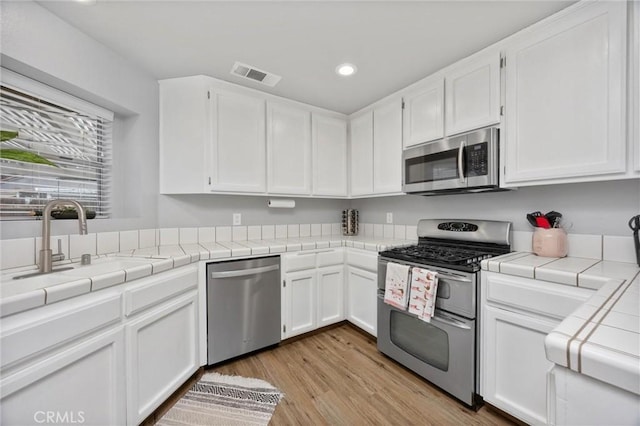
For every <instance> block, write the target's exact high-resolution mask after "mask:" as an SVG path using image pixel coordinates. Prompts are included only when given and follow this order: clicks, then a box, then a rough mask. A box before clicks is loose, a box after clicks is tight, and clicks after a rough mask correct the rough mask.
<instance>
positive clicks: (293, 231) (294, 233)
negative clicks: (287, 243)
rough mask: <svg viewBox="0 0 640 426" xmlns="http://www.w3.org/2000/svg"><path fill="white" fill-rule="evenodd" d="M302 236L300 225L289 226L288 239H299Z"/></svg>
mask: <svg viewBox="0 0 640 426" xmlns="http://www.w3.org/2000/svg"><path fill="white" fill-rule="evenodd" d="M299 236H300V225H287V238H298V237H299Z"/></svg>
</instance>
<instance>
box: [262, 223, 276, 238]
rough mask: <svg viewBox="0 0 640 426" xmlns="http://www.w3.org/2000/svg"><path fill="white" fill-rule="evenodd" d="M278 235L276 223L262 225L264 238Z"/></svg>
mask: <svg viewBox="0 0 640 426" xmlns="http://www.w3.org/2000/svg"><path fill="white" fill-rule="evenodd" d="M275 237H276V227H275V225H262V239H263V240H273V239H274V238H275Z"/></svg>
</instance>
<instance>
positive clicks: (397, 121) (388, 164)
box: [373, 98, 402, 194]
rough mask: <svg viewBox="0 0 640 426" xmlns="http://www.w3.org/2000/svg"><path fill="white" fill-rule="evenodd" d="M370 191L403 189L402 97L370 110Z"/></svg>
mask: <svg viewBox="0 0 640 426" xmlns="http://www.w3.org/2000/svg"><path fill="white" fill-rule="evenodd" d="M373 191H374V192H375V193H376V194H387V193H399V192H401V191H402V100H401V99H400V98H397V99H393V100H391V101H390V102H387V103H385V104H383V105H380V106H378V107H376V108H375V109H374V110H373Z"/></svg>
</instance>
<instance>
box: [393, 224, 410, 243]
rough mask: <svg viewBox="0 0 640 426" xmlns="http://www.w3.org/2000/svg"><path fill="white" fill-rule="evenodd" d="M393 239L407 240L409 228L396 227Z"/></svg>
mask: <svg viewBox="0 0 640 426" xmlns="http://www.w3.org/2000/svg"><path fill="white" fill-rule="evenodd" d="M393 238H395V239H396V240H405V239H406V238H407V227H406V226H404V225H396V226H394V227H393Z"/></svg>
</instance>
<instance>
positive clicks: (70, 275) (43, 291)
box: [0, 235, 416, 317]
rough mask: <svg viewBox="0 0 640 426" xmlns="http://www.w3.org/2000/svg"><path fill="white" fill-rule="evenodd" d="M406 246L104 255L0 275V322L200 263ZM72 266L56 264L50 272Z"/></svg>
mask: <svg viewBox="0 0 640 426" xmlns="http://www.w3.org/2000/svg"><path fill="white" fill-rule="evenodd" d="M415 243H416V242H415V241H410V240H391V239H382V238H363V237H343V236H341V235H332V236H323V237H303V238H288V239H274V240H248V241H219V242H215V243H214V242H211V243H197V244H195V243H194V244H182V245H166V246H154V247H147V248H142V249H135V250H128V251H123V252H119V253H112V254H108V255H101V256H94V257H93V261H92V264H91V265H87V266H78V265H77V264H75V265H76V266H78V267H77V268H74V269H69V270H66V271H60V272H55V273H52V274H46V275H39V276H35V277H30V278H24V279H19V280H14V279H13V277H15V276H19V275H24V274H29V273H32V272H36V270H37V269H36V267H35V266H30V267H25V268H14V269H10V270H4V271H2V275H0V317H4V316H8V315H12V314H15V313H18V312H22V311H26V310H28V309H33V308H36V307H39V306H43V305H46V304H50V303H55V302H58V301H61V300H65V299H69V298H71V297H76V296H80V295H82V294H85V293H89V292H91V291H97V290H101V289H104V288H107V287H111V286H114V285H118V284H122V283H125V282H130V281H133V280H136V279H139V278H143V277H146V276H150V275H153V274H158V273H160V272H163V271H166V270H169V269H173V268H178V267H180V266H184V265H188V264H189V263H193V262H198V261H201V260H216V261H218V260H228V259H232V258H237V257H247V256H259V255H267V254H280V253H286V252H293V251H300V250H315V249H325V248H330V247H353V248H359V249H363V250H370V251H376V252H377V251H382V250H386V249H388V248H392V247H400V246H405V245H411V244H415ZM71 265H73V264H72V263H71V262H70V261H63V262H57V263H56V264H55V265H54V268H61V267H64V266H71Z"/></svg>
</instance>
